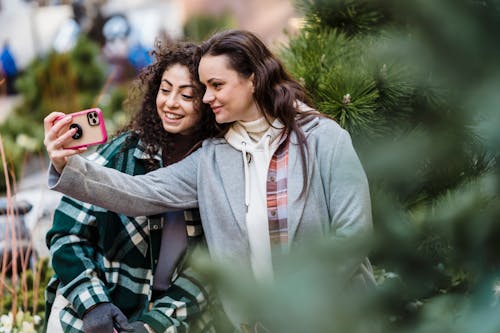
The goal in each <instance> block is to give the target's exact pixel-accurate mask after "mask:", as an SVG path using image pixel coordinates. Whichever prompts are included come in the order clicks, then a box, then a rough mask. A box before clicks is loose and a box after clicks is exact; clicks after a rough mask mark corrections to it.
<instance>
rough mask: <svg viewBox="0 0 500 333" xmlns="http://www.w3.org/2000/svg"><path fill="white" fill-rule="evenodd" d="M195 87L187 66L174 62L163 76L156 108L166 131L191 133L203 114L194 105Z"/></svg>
mask: <svg viewBox="0 0 500 333" xmlns="http://www.w3.org/2000/svg"><path fill="white" fill-rule="evenodd" d="M193 94H194V87H193V84H192V80H191V75H189V70H188V68H187V67H186V66H183V65H180V64H174V65H172V66H170V67H168V68H167V69H166V70H165V72H163V75H162V77H161V83H160V87H159V89H158V93H157V95H156V110H157V112H158V116H159V117H160V119H161V122H162V125H163V128H164V129H165V131H167V132H169V133H172V134H183V135H186V134H190V133H191V132H192V130H193V127H194V126H195V124H196V123H197V122H198V121H200V119H201V114H200V112H198V111H196V110H195V108H194V105H193V99H194V95H193Z"/></svg>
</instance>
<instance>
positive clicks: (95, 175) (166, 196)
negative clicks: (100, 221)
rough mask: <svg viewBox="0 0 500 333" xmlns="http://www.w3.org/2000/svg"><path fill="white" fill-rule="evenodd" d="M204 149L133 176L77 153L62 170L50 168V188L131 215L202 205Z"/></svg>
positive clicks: (150, 213)
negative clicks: (199, 187) (200, 186)
mask: <svg viewBox="0 0 500 333" xmlns="http://www.w3.org/2000/svg"><path fill="white" fill-rule="evenodd" d="M200 151H201V149H198V150H197V151H195V152H193V153H192V154H190V155H189V156H188V157H186V158H184V159H183V160H182V161H180V162H178V163H175V164H173V165H170V166H168V167H164V168H160V169H158V170H155V171H152V172H149V173H147V174H146V175H141V176H130V175H127V174H124V173H121V172H120V171H117V170H114V169H110V168H105V167H102V166H100V165H97V164H95V163H92V162H89V161H86V160H85V159H83V158H82V157H80V156H73V157H71V158H70V159H69V161H68V164H67V165H66V167H65V168H64V170H63V172H62V174H60V175H59V174H58V173H57V172H56V171H55V170H54V169H53V168H52V167H51V168H50V169H49V188H51V189H53V190H56V191H59V192H62V193H63V194H66V195H68V196H71V197H73V198H76V199H78V200H81V201H84V202H89V203H92V204H95V205H97V206H100V207H103V208H106V209H109V210H112V211H114V212H117V213H121V214H125V215H127V216H140V215H154V214H159V213H163V212H165V211H169V210H177V209H187V208H194V207H198V201H197V176H198V164H199V159H200Z"/></svg>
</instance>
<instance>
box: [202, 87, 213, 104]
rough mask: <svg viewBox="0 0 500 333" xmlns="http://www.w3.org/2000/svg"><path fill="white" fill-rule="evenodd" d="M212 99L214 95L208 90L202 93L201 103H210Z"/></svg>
mask: <svg viewBox="0 0 500 333" xmlns="http://www.w3.org/2000/svg"><path fill="white" fill-rule="evenodd" d="M213 100H214V95H213V94H212V93H211V92H210V91H209V90H208V89H206V90H205V93H204V94H203V103H205V104H210V103H211V102H212V101H213Z"/></svg>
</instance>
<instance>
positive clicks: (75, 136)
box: [69, 124, 83, 140]
mask: <svg viewBox="0 0 500 333" xmlns="http://www.w3.org/2000/svg"><path fill="white" fill-rule="evenodd" d="M69 128H70V129H73V128H76V132H75V134H73V136H72V138H73V139H75V140H78V139H80V138H81V137H82V135H83V130H82V127H81V126H80V125H78V124H71V125H69Z"/></svg>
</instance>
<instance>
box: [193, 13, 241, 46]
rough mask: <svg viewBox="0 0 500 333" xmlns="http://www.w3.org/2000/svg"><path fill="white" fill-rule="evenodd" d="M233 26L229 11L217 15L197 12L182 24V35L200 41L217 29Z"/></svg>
mask: <svg viewBox="0 0 500 333" xmlns="http://www.w3.org/2000/svg"><path fill="white" fill-rule="evenodd" d="M234 27H235V22H234V19H233V17H232V16H231V14H230V13H229V12H226V13H224V14H222V15H218V16H214V15H207V14H198V15H193V16H190V17H189V18H188V19H187V21H186V23H185V24H184V37H185V38H186V39H187V40H192V41H196V42H201V41H203V40H205V39H207V38H208V37H210V36H211V35H212V34H213V33H215V32H217V31H222V30H226V29H231V28H234Z"/></svg>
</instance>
